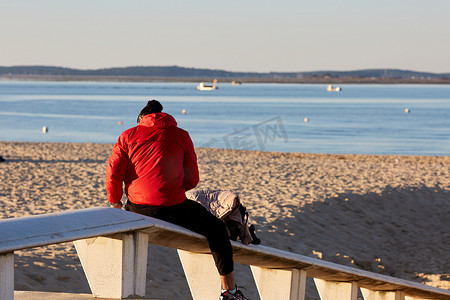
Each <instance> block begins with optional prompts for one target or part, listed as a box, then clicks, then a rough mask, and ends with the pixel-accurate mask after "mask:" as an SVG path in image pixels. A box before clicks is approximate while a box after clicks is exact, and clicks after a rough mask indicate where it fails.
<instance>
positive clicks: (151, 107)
mask: <svg viewBox="0 0 450 300" xmlns="http://www.w3.org/2000/svg"><path fill="white" fill-rule="evenodd" d="M162 110H163V106H162V105H161V103H159V101H158V100H150V101H148V102H147V105H146V106H145V107H144V108H143V109H142V110H141V112H140V113H139V116H138V118H137V122H138V123H139V119H140V118H141V117H143V116H146V115H149V114H154V113H159V112H162Z"/></svg>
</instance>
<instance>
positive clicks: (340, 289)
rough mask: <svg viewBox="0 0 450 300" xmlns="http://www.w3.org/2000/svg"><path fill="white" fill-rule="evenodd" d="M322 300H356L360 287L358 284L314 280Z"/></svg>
mask: <svg viewBox="0 0 450 300" xmlns="http://www.w3.org/2000/svg"><path fill="white" fill-rule="evenodd" d="M314 282H315V283H316V287H317V291H318V292H319V296H320V299H321V300H356V299H357V296H358V285H357V283H356V282H337V281H328V280H322V279H318V278H314Z"/></svg>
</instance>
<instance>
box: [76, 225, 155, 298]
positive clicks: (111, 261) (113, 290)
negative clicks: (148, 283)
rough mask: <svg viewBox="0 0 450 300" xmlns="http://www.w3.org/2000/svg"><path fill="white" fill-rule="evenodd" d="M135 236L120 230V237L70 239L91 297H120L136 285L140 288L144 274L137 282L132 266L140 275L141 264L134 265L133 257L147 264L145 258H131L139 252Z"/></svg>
mask: <svg viewBox="0 0 450 300" xmlns="http://www.w3.org/2000/svg"><path fill="white" fill-rule="evenodd" d="M135 240H136V239H135V235H134V234H123V235H122V239H115V238H107V237H97V238H90V239H85V240H78V241H75V242H74V243H75V247H76V249H77V252H78V256H79V257H80V261H81V264H82V265H83V269H84V271H85V274H86V277H87V279H88V282H89V286H90V288H91V291H92V294H93V296H94V297H98V298H113V299H122V298H126V297H129V296H131V295H135V294H136V290H135V289H136V287H138V289H139V290H140V291H142V284H144V286H145V281H144V283H142V280H143V279H144V278H145V277H144V278H142V276H141V278H140V280H141V282H137V278H136V275H137V273H136V270H139V271H138V272H139V273H141V275H142V270H141V269H140V268H142V266H139V267H137V266H136V265H135V261H140V263H142V264H143V262H144V261H145V268H147V261H146V260H147V259H146V258H143V257H139V258H137V259H135V255H136V254H137V253H139V252H142V248H141V249H140V250H138V251H136V245H135V244H137V243H135ZM142 242H143V240H142V239H141V241H140V243H142ZM145 257H147V252H146V253H145ZM144 280H145V279H144ZM137 296H145V288H144V294H139V295H137Z"/></svg>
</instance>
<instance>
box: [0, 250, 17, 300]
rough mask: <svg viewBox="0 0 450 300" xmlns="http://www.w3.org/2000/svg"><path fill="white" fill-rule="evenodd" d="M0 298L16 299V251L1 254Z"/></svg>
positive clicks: (3, 299)
mask: <svg viewBox="0 0 450 300" xmlns="http://www.w3.org/2000/svg"><path fill="white" fill-rule="evenodd" d="M0 299H1V300H13V299H14V253H12V252H10V253H4V254H0Z"/></svg>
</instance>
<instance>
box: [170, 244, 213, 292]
mask: <svg viewBox="0 0 450 300" xmlns="http://www.w3.org/2000/svg"><path fill="white" fill-rule="evenodd" d="M178 256H179V257H180V261H181V265H182V266H183V270H184V274H185V275H186V279H187V281H188V285H189V289H190V290H191V295H192V298H193V299H194V300H204V299H218V298H219V296H220V289H221V283H220V277H219V273H218V271H217V268H216V265H215V263H214V259H213V257H212V255H211V254H201V253H193V252H189V251H184V250H180V249H178Z"/></svg>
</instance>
